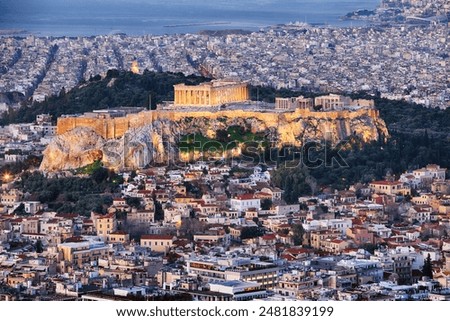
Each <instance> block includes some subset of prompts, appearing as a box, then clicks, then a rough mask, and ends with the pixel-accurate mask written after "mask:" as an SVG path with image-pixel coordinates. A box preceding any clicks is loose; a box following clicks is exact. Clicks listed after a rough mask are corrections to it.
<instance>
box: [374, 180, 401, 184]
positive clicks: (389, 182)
mask: <svg viewBox="0 0 450 321" xmlns="http://www.w3.org/2000/svg"><path fill="white" fill-rule="evenodd" d="M370 184H374V185H402V182H399V181H394V182H391V181H374V182H372V183H370Z"/></svg>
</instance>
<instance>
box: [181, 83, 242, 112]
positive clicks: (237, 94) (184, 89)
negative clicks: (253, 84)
mask: <svg viewBox="0 0 450 321" xmlns="http://www.w3.org/2000/svg"><path fill="white" fill-rule="evenodd" d="M173 87H174V91H175V99H174V106H195V107H212V106H220V105H222V104H227V103H237V102H244V101H248V100H249V99H250V95H249V90H248V87H247V84H246V83H242V82H236V81H226V80H213V81H211V82H207V83H202V84H200V85H197V86H189V85H185V84H178V85H174V86H173Z"/></svg>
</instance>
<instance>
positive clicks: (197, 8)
mask: <svg viewBox="0 0 450 321" xmlns="http://www.w3.org/2000/svg"><path fill="white" fill-rule="evenodd" d="M379 3H380V0H208V1H200V0H164V1H161V0H0V34H5V30H9V31H8V32H11V30H12V31H15V32H18V34H19V35H24V34H34V35H37V36H91V35H106V34H114V33H125V34H128V35H144V34H157V35H161V34H174V33H195V32H198V31H200V30H222V29H245V30H250V31H254V30H258V29H260V28H262V27H266V26H270V25H275V24H285V23H289V22H295V21H300V22H307V23H309V24H313V25H314V24H319V25H322V24H327V25H333V26H350V25H360V24H364V22H362V21H341V20H339V17H341V16H343V15H345V14H346V13H348V12H352V11H355V10H358V9H369V10H373V9H375V8H376V6H377V5H378V4H379ZM8 32H6V33H8Z"/></svg>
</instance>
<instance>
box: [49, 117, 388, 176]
mask: <svg viewBox="0 0 450 321" xmlns="http://www.w3.org/2000/svg"><path fill="white" fill-rule="evenodd" d="M79 121H80V120H75V122H79ZM89 121H90V123H88V122H87V121H85V120H84V123H83V125H84V124H88V125H85V126H83V125H82V126H78V125H76V126H72V127H73V128H66V130H65V131H64V133H63V134H61V135H59V136H57V137H56V138H55V140H54V141H53V142H52V143H50V144H49V146H48V147H47V149H46V150H45V152H44V159H43V161H42V164H41V170H44V171H58V170H67V169H73V168H78V167H82V166H85V165H88V164H90V163H92V162H93V161H95V160H97V159H99V160H102V162H103V163H104V164H105V165H106V166H109V167H111V168H115V169H123V168H141V167H143V166H145V165H146V164H148V163H152V162H154V163H164V162H176V161H179V160H186V157H185V156H186V155H182V154H183V153H182V152H180V151H179V149H178V143H179V140H180V139H181V137H183V136H185V135H187V134H192V133H201V134H202V135H203V136H205V137H207V138H209V139H211V140H214V139H215V138H216V133H217V131H218V130H220V129H227V128H228V127H230V126H239V127H243V128H245V129H246V130H247V131H251V132H253V133H261V134H263V135H264V136H265V137H266V138H267V139H271V140H273V144H274V145H276V146H278V147H281V146H284V145H294V146H301V145H302V144H304V143H305V142H307V141H310V140H324V139H327V140H330V141H331V142H332V143H333V144H335V143H337V142H339V141H342V140H344V139H345V138H347V137H349V136H351V135H355V136H358V137H360V138H361V139H362V140H363V141H364V142H369V141H372V140H378V139H379V138H380V137H388V132H387V128H386V125H385V123H384V121H383V120H382V119H381V118H379V117H378V113H377V112H376V111H375V110H366V111H364V112H362V111H357V112H349V111H345V112H329V113H326V112H317V113H314V112H308V113H305V112H303V111H302V112H297V111H295V112H286V113H277V112H249V111H227V112H217V113H214V112H199V113H195V112H190V113H188V112H184V113H183V112H175V113H174V112H168V113H164V112H158V113H155V114H151V112H144V113H142V114H141V115H140V117H139V116H136V118H135V119H131V120H130V119H127V121H126V122H125V121H124V120H123V119H119V120H118V119H115V120H114V123H113V124H112V125H114V124H119V123H120V126H121V128H122V130H123V133H121V134H120V135H118V134H117V128H119V127H117V128H116V127H112V125H111V124H106V125H105V124H103V125H102V124H101V123H100V124H99V123H98V122H93V120H89ZM133 122H134V123H133ZM67 123H68V122H67V120H66V122H65V123H64V126H66V124H67ZM125 123H126V126H127V127H124V126H125V125H124V124H125ZM91 124H92V126H91ZM108 126H109V127H108ZM105 128H106V129H105ZM111 133H114V135H115V136H114V135H112V134H111ZM105 136H106V137H105ZM198 155H201V153H198Z"/></svg>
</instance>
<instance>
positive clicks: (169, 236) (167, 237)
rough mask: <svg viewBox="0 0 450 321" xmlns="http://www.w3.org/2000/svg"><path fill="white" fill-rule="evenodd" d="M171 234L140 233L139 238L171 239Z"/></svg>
mask: <svg viewBox="0 0 450 321" xmlns="http://www.w3.org/2000/svg"><path fill="white" fill-rule="evenodd" d="M173 238H174V237H173V236H171V235H157V234H152V235H142V236H141V240H173Z"/></svg>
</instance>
